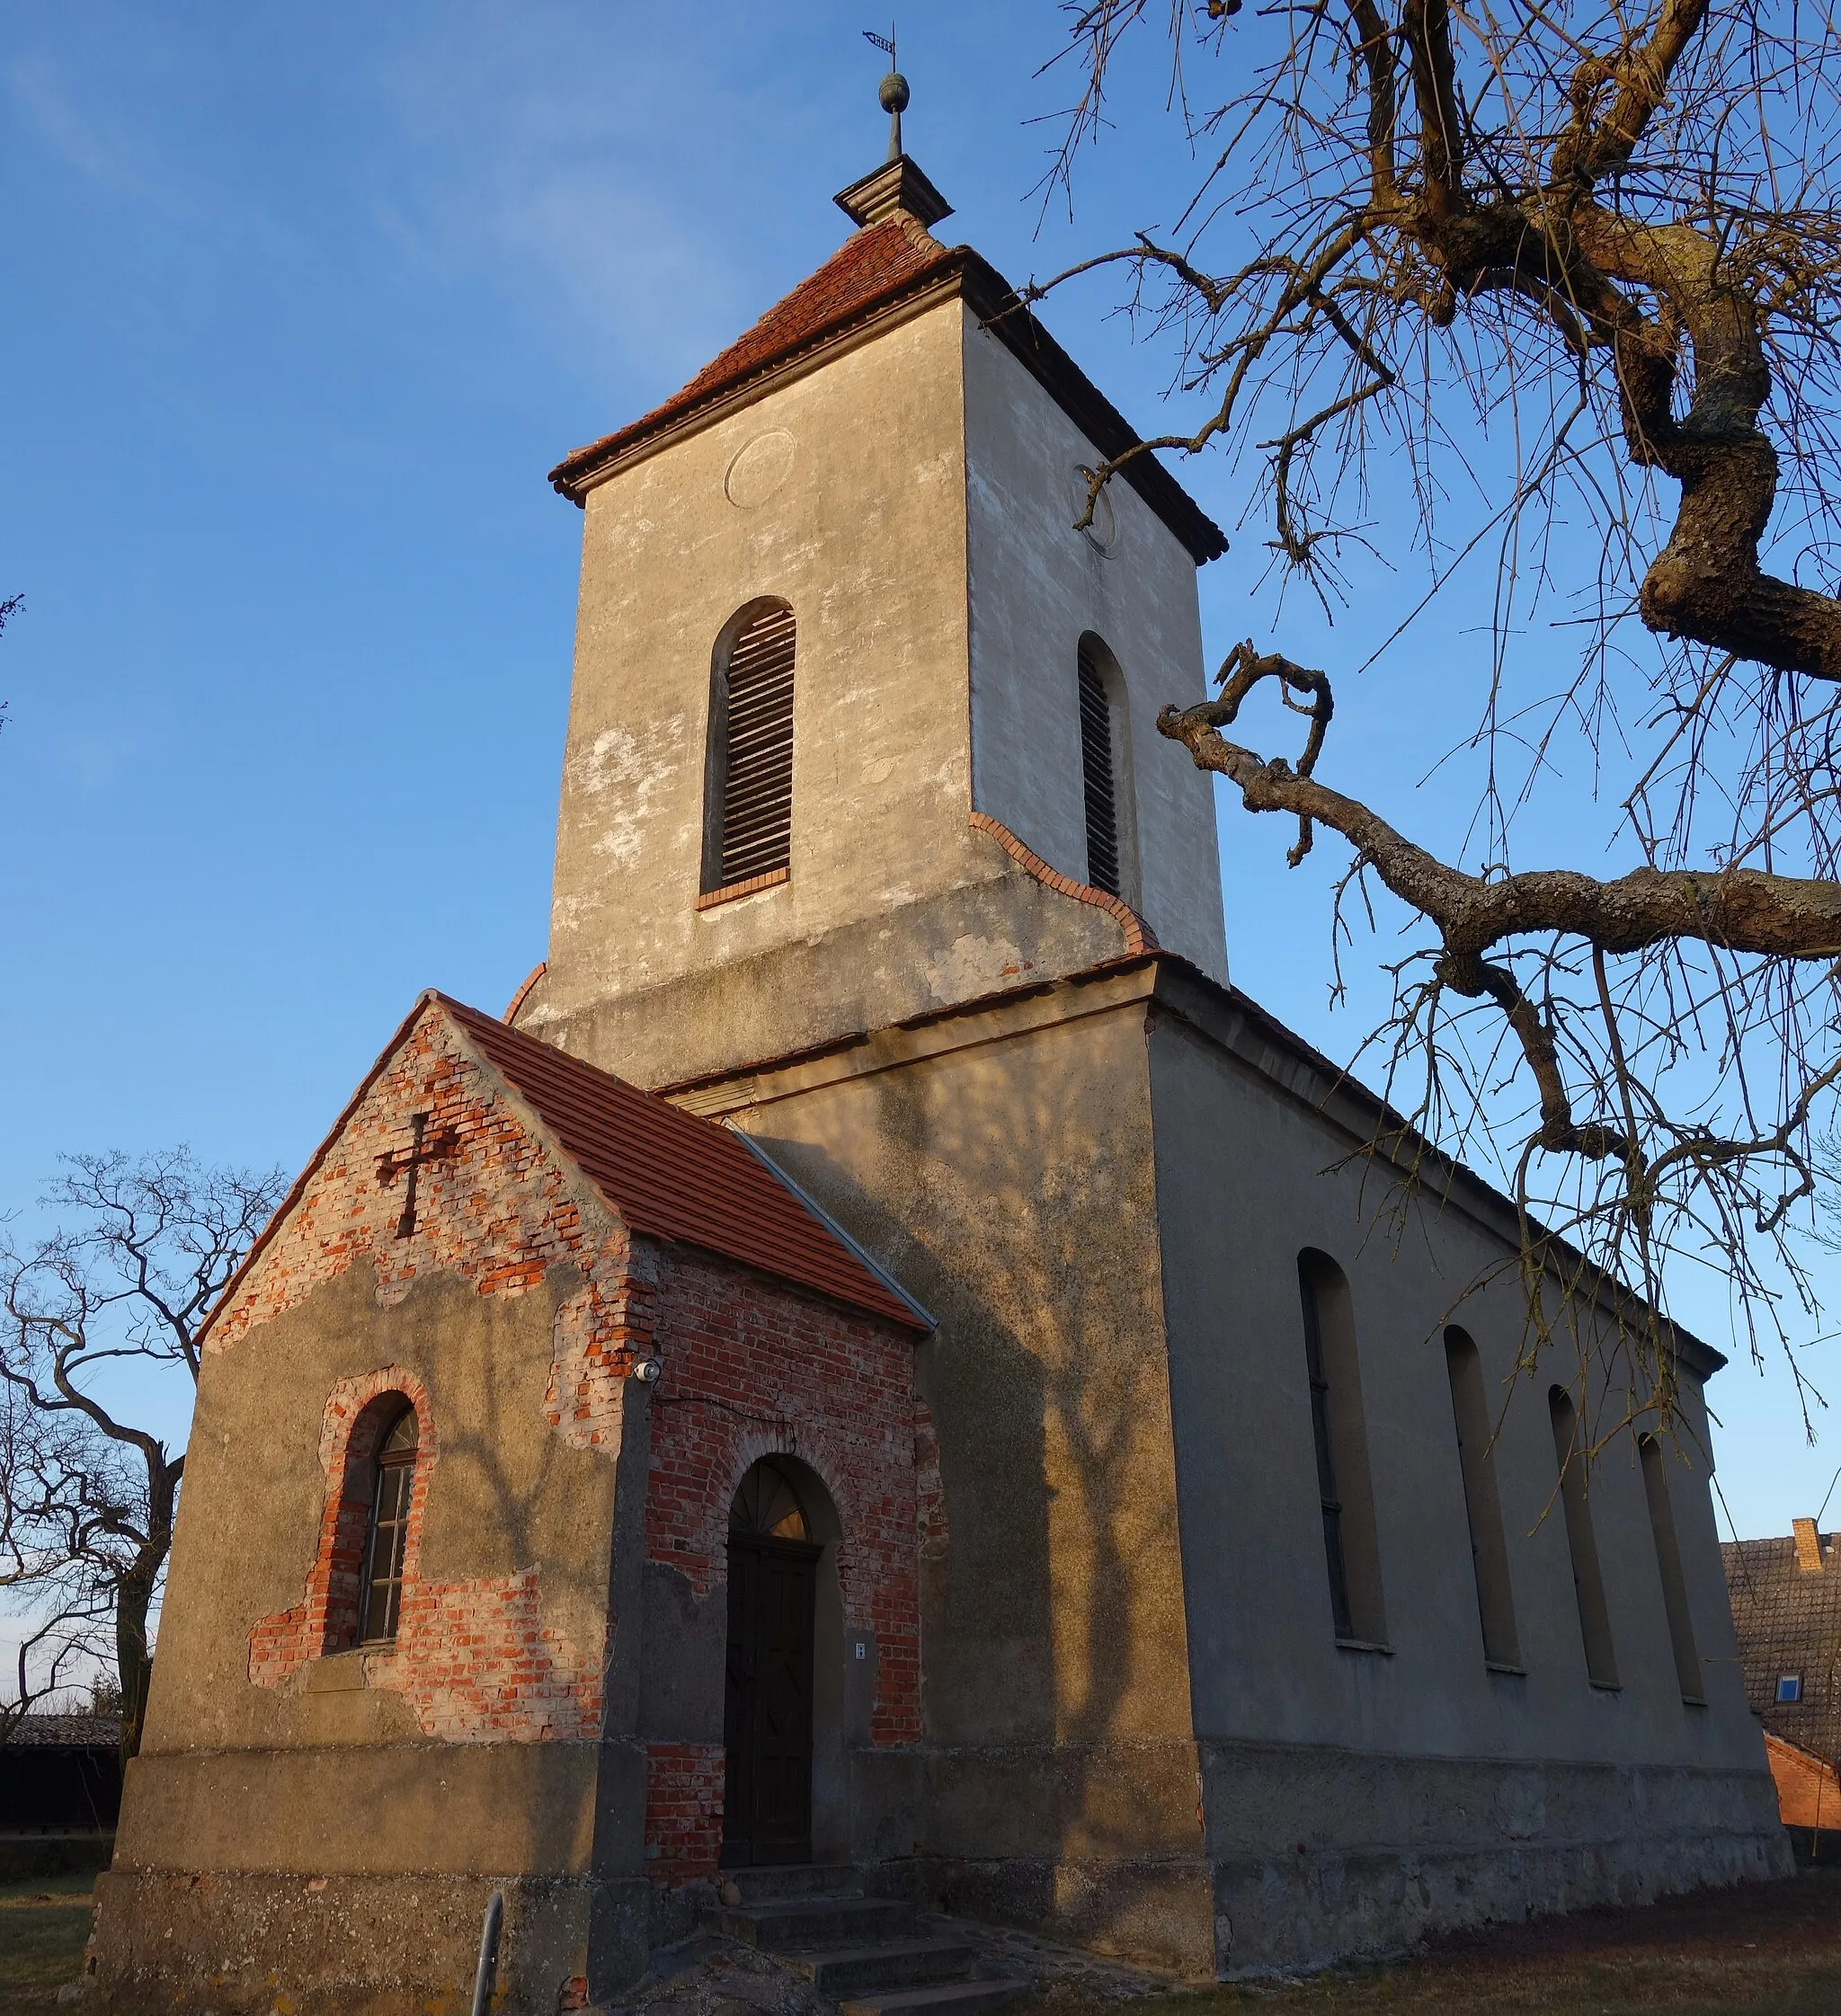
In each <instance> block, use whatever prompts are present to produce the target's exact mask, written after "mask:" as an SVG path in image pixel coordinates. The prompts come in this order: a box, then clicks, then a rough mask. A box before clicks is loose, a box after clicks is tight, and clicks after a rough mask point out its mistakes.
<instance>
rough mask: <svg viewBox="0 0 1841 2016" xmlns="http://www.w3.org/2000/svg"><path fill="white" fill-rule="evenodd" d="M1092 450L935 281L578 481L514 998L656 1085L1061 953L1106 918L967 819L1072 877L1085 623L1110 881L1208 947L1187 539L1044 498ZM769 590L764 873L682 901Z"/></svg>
mask: <svg viewBox="0 0 1841 2016" xmlns="http://www.w3.org/2000/svg"><path fill="white" fill-rule="evenodd" d="M1096 460H1098V450H1096V449H1095V448H1093V447H1092V445H1091V444H1090V442H1089V441H1088V440H1086V439H1085V437H1084V436H1083V435H1082V433H1081V431H1080V429H1079V428H1077V427H1076V426H1075V424H1074V423H1073V422H1072V421H1071V420H1070V419H1069V418H1068V417H1067V415H1066V414H1065V413H1063V410H1062V408H1061V406H1060V405H1059V404H1057V402H1056V401H1055V400H1054V398H1053V397H1052V396H1051V395H1050V394H1049V393H1048V392H1047V391H1046V390H1045V389H1044V388H1043V386H1041V385H1040V384H1038V383H1037V381H1036V379H1035V378H1034V377H1031V376H1030V374H1029V373H1028V372H1027V370H1025V369H1023V367H1022V366H1021V365H1020V364H1018V362H1017V361H1016V360H1015V359H1014V358H1012V357H1011V356H1010V355H1009V353H1008V352H1007V351H1005V350H1004V348H1003V346H1002V345H1001V343H1000V342H998V341H997V339H996V338H995V337H993V336H992V334H991V333H990V332H989V330H987V329H985V328H984V327H983V325H982V324H981V323H980V321H979V318H978V316H977V315H976V314H975V313H974V311H973V310H972V309H971V308H970V307H969V306H968V305H967V304H966V303H965V301H964V300H962V299H960V298H956V297H953V298H947V299H945V300H943V301H939V302H938V303H936V304H935V305H933V306H929V307H925V308H923V309H922V310H921V311H920V312H918V313H916V314H915V315H912V317H911V318H910V319H908V320H906V321H899V322H897V323H896V324H894V326H893V327H885V328H882V329H881V330H880V331H879V333H872V334H870V335H868V336H867V337H866V338H865V340H863V341H862V342H858V344H857V345H856V346H855V347H853V348H848V349H846V350H845V351H843V352H842V353H841V354H839V355H831V356H828V357H827V358H826V360H824V361H823V364H822V365H821V366H820V367H818V368H817V369H812V370H810V371H808V372H807V373H806V374H805V375H804V376H795V377H792V378H791V379H790V380H779V381H777V382H775V383H774V384H773V385H771V386H769V388H768V389H766V390H764V391H763V392H762V393H761V394H760V395H759V396H757V397H755V398H753V399H752V401H750V402H748V403H746V404H743V405H742V406H741V407H740V408H739V409H738V410H733V411H730V412H728V413H725V415H724V416H722V417H719V418H717V419H716V420H714V421H712V422H708V423H707V424H705V425H702V426H700V427H698V428H696V429H694V430H693V431H689V433H688V434H685V435H682V436H680V437H676V438H671V439H669V440H666V441H665V442H664V443H663V445H662V446H661V447H659V448H657V449H656V450H655V451H654V452H651V453H648V454H646V455H645V457H644V458H643V459H640V460H638V461H637V462H636V463H634V464H632V465H631V466H627V467H625V468H622V469H618V470H617V471H616V473H615V474H613V475H611V476H609V478H608V479H607V480H606V481H604V482H601V483H600V484H597V485H596V486H595V487H594V488H593V489H592V490H591V491H590V492H589V493H588V496H587V499H586V503H585V511H586V523H585V526H584V532H583V563H582V588H581V606H580V617H579V621H578V626H577V637H576V657H575V673H574V691H573V697H572V703H571V713H570V723H569V731H568V743H567V750H566V755H565V770H564V783H563V795H562V805H561V812H560V816H559V821H558V832H557V849H556V883H555V893H554V898H553V903H552V911H551V930H550V946H549V955H548V962H547V971H546V972H545V975H544V978H543V980H542V982H541V983H540V985H539V987H538V989H537V990H536V991H535V992H534V994H533V996H532V997H531V999H530V1000H529V1002H528V1004H527V1006H526V1008H524V1010H523V1011H522V1012H521V1014H520V1020H521V1021H522V1022H523V1024H524V1025H525V1026H528V1027H530V1028H531V1029H533V1030H535V1031H538V1032H541V1033H543V1034H545V1035H547V1036H548V1037H550V1038H551V1039H552V1040H554V1041H557V1042H560V1043H562V1044H565V1046H566V1047H570V1048H574V1049H575V1050H576V1051H577V1052H578V1053H580V1054H583V1055H586V1056H591V1057H592V1058H593V1059H594V1060H595V1061H598V1062H600V1063H601V1064H602V1065H604V1066H605V1067H606V1068H608V1069H610V1070H618V1071H621V1072H622V1073H624V1074H626V1075H627V1076H630V1077H633V1078H635V1079H637V1080H639V1081H640V1082H644V1083H650V1084H657V1083H661V1082H671V1081H672V1080H674V1079H682V1078H685V1077H689V1076H693V1075H697V1074H698V1073H699V1072H704V1071H707V1070H711V1069H716V1068H722V1067H725V1066H730V1065H734V1064H736V1063H739V1062H744V1061H751V1060H752V1059H754V1058H758V1057H763V1056H770V1055H773V1054H776V1053H779V1052H787V1051H790V1050H794V1049H797V1048H799V1047H802V1046H803V1045H806V1044H812V1043H814V1042H821V1041H825V1040H829V1039H830V1038H832V1037H835V1036H836V1035H840V1034H844V1033H848V1032H849V1031H853V1030H856V1029H860V1028H863V1027H874V1026H878V1025H879V1024H881V1023H884V1022H889V1021H894V1020H899V1019H902V1018H903V1017H907V1016H911V1015H912V1014H914V1013H915V1012H917V1011H924V1010H927V1009H930V1008H938V1007H940V1006H943V1005H947V1004H948V1003H950V1002H952V1001H955V1000H960V999H974V998H977V997H979V996H982V995H983V994H986V993H991V992H995V991H998V990H1001V989H1002V988H1004V987H1005V986H1008V985H1013V984H1018V983H1019V982H1020V983H1026V984H1027V983H1033V982H1034V981H1037V980H1039V979H1040V978H1042V977H1045V976H1046V975H1048V974H1053V973H1056V972H1070V971H1074V970H1078V968H1079V967H1080V966H1081V964H1087V963H1090V960H1091V958H1092V957H1093V956H1094V955H1095V950H1096V946H1097V945H1098V944H1099V943H1101V942H1107V943H1109V942H1115V941H1116V936H1117V934H1116V931H1115V930H1113V929H1112V928H1111V927H1110V926H1106V927H1105V928H1103V929H1096V928H1095V920H1092V919H1087V920H1079V921H1076V920H1071V919H1067V918H1065V917H1064V916H1062V915H1060V914H1059V912H1061V911H1065V910H1066V909H1067V906H1065V905H1060V906H1050V908H1051V911H1052V912H1054V913H1055V914H1053V915H1050V916H1047V917H1045V916H1044V915H1043V914H1042V906H1041V904H1040V902H1039V900H1038V892H1037V891H1036V890H1035V889H1033V888H1031V887H1030V886H1028V878H1027V876H1026V875H1024V874H1023V872H1022V871H1021V870H1020V869H1019V868H1018V864H1017V862H1016V861H1015V860H1014V859H1013V858H1012V857H1010V856H1009V855H1007V854H1006V853H1005V852H1004V851H1003V848H1001V845H1000V844H999V843H998V842H997V841H995V840H994V839H992V838H991V837H990V836H989V835H988V834H985V833H982V832H979V831H976V830H974V829H973V827H972V825H971V817H972V814H973V813H974V811H977V812H981V813H988V814H990V815H991V816H992V817H993V818H995V819H997V820H998V821H1001V823H1002V824H1004V825H1005V826H1007V827H1009V828H1010V830H1012V831H1013V832H1015V833H1016V834H1017V835H1018V838H1019V839H1021V840H1022V841H1023V842H1024V843H1025V844H1026V845H1027V847H1029V848H1032V849H1034V851H1035V852H1036V854H1038V855H1039V856H1040V857H1042V859H1043V860H1044V861H1045V862H1046V863H1047V865H1048V866H1049V867H1050V868H1052V869H1054V870H1055V871H1057V872H1059V873H1060V874H1062V875H1066V876H1068V877H1070V878H1072V879H1073V880H1076V881H1083V880H1084V879H1085V877H1086V875H1087V858H1086V835H1085V824H1084V800H1083V796H1082V785H1081V743H1080V728H1079V714H1078V696H1077V688H1076V682H1075V664H1076V652H1077V648H1078V645H1079V642H1080V639H1081V635H1082V633H1083V632H1085V631H1089V630H1091V631H1094V632H1096V633H1097V634H1098V635H1100V636H1101V637H1102V638H1103V639H1104V640H1105V642H1106V643H1107V645H1108V646H1109V647H1110V649H1111V651H1112V652H1113V653H1114V654H1115V655H1116V658H1117V660H1118V662H1119V664H1120V666H1121V668H1122V669H1123V671H1124V675H1125V683H1126V689H1127V691H1128V693H1129V695H1130V707H1131V715H1130V719H1129V720H1128V721H1127V722H1125V723H1123V724H1121V728H1122V731H1123V732H1122V733H1121V734H1120V736H1119V745H1120V746H1119V748H1118V751H1117V756H1118V761H1119V765H1120V768H1121V769H1122V770H1123V771H1124V773H1125V774H1124V776H1123V777H1122V780H1121V781H1122V786H1123V788H1122V790H1121V794H1120V797H1121V808H1120V809H1121V814H1122V818H1125V819H1128V820H1129V821H1130V822H1131V826H1132V830H1133V839H1134V845H1132V846H1131V848H1129V849H1128V854H1129V857H1130V858H1131V860H1132V861H1133V863H1134V867H1135V868H1136V870H1137V872H1136V873H1135V874H1134V877H1133V886H1131V887H1129V888H1128V889H1127V890H1126V892H1125V894H1126V898H1127V901H1130V902H1132V903H1133V905H1134V908H1137V909H1139V910H1142V911H1143V914H1144V915H1145V917H1146V920H1147V921H1148V922H1149V923H1150V924H1151V926H1152V929H1153V930H1154V931H1155V932H1156V933H1157V934H1158V936H1159V937H1160V939H1161V941H1162V942H1163V943H1165V944H1167V945H1169V946H1170V947H1171V948H1172V949H1175V950H1178V951H1180V952H1182V953H1184V954H1185V955H1187V956H1188V957H1190V958H1192V959H1193V960H1194V961H1195V962H1196V964H1198V965H1199V966H1201V968H1202V969H1203V970H1204V971H1205V972H1209V973H1210V974H1211V975H1214V976H1215V977H1224V976H1225V948H1224V943H1223V929H1222V923H1221V901H1220V878H1219V872H1218V868H1217V866H1216V861H1215V854H1214V817H1213V801H1212V797H1211V795H1210V791H1209V786H1208V785H1207V782H1206V780H1205V779H1204V778H1203V777H1200V776H1199V775H1198V774H1197V773H1196V771H1195V769H1194V768H1193V766H1192V765H1190V764H1189V763H1188V762H1187V760H1186V759H1183V757H1182V756H1181V754H1180V752H1179V751H1178V750H1175V749H1174V748H1172V747H1171V746H1170V745H1169V744H1168V743H1166V742H1164V741H1163V740H1162V738H1161V737H1160V736H1159V735H1158V734H1157V733H1156V727H1155V714H1156V709H1157V707H1158V706H1160V705H1161V703H1162V702H1163V701H1165V700H1168V699H1176V700H1179V701H1189V700H1193V699H1196V698H1198V697H1200V696H1201V693H1202V690H1203V681H1202V673H1201V638H1200V629H1199V618H1198V615H1197V605H1196V582H1195V563H1194V561H1193V559H1192V558H1191V556H1190V555H1189V554H1188V552H1187V550H1186V549H1185V547H1184V546H1182V544H1181V543H1180V541H1179V540H1178V538H1177V537H1175V536H1174V535H1173V534H1172V533H1171V532H1170V530H1169V529H1168V528H1166V527H1165V526H1164V525H1163V524H1162V523H1161V521H1160V520H1159V519H1158V517H1157V516H1156V514H1155V513H1154V512H1153V511H1152V510H1151V508H1150V507H1149V506H1148V505H1147V504H1146V503H1145V502H1143V499H1142V498H1141V497H1140V496H1139V495H1138V494H1137V493H1136V492H1134V491H1133V490H1132V489H1130V487H1129V486H1128V485H1126V484H1124V483H1119V484H1115V485H1114V486H1113V488H1112V490H1111V492H1109V493H1108V497H1107V503H1106V506H1105V513H1104V515H1105V519H1106V522H1107V525H1108V526H1110V527H1111V528H1112V532H1111V536H1110V537H1108V538H1107V546H1106V550H1105V551H1104V552H1102V551H1101V550H1100V549H1099V547H1098V546H1096V545H1095V544H1094V542H1093V541H1092V540H1091V539H1090V538H1089V537H1087V536H1086V535H1085V534H1083V533H1081V532H1079V531H1076V530H1075V529H1074V526H1073V520H1074V519H1075V517H1076V515H1077V513H1078V510H1079V504H1078V502H1077V499H1076V495H1075V492H1074V479H1073V472H1074V469H1075V466H1076V465H1077V464H1081V463H1088V464H1091V463H1093V462H1094V461H1096ZM767 597H774V598H778V599H781V600H784V601H785V602H787V604H788V605H789V606H790V607H791V608H792V609H793V612H794V615H795V618H796V623H797V655H796V677H795V698H794V758H793V811H792V836H791V863H790V874H789V875H788V878H787V881H786V882H785V883H783V884H780V885H778V886H777V887H773V888H769V889H764V890H760V891H758V892H756V893H752V894H750V895H746V896H743V897H741V898H738V899H735V900H731V901H723V902H721V903H718V904H716V905H715V906H713V907H705V908H703V909H700V910H699V909H698V893H699V891H700V888H701V884H702V870H703V857H704V846H705V820H706V800H707V780H706V750H707V743H708V738H709V722H710V709H711V704H712V695H713V678H712V674H713V669H714V661H715V654H716V650H717V648H718V644H719V641H720V639H721V638H722V636H723V634H724V631H725V626H728V625H729V624H730V623H731V621H732V619H733V618H734V617H735V616H736V614H737V612H738V611H740V610H742V609H743V608H746V607H747V606H748V605H749V604H750V603H752V602H755V601H757V600H759V599H763V598H767ZM1018 884H1022V885H1023V886H1020V887H1019V886H1017V885H1018ZM1100 921H1101V922H1103V920H1100ZM663 989H678V990H680V991H679V992H678V993H677V994H676V995H675V997H674V998H673V999H671V1005H670V1006H669V1007H667V1006H666V1005H665V1002H666V997H665V995H663V993H661V992H660V990H663ZM642 1003H643V1004H644V1006H643V1007H642Z"/></svg>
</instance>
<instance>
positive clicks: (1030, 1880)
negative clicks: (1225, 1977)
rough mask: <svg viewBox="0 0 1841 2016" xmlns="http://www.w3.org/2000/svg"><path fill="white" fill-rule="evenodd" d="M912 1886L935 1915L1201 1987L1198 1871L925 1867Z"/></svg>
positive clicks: (1176, 1866) (1202, 1893) (1053, 1865)
mask: <svg viewBox="0 0 1841 2016" xmlns="http://www.w3.org/2000/svg"><path fill="white" fill-rule="evenodd" d="M919 1886H920V1889H921V1896H922V1898H923V1900H924V1902H925V1903H926V1905H928V1907H929V1909H932V1910H935V1911H949V1912H951V1913H952V1914H954V1915H955V1916H956V1917H962V1918H976V1919H980V1920H982V1921H983V1923H986V1924H995V1925H1014V1926H1016V1927H1018V1929H1019V1930H1021V1931H1023V1932H1034V1933H1036V1935H1037V1936H1038V1937H1039V1938H1042V1939H1053V1940H1058V1941H1061V1942H1062V1943H1063V1945H1067V1946H1083V1947H1085V1948H1086V1949H1088V1950H1089V1952H1093V1953H1104V1954H1106V1955H1107V1957H1108V1958H1112V1959H1118V1960H1133V1961H1136V1962H1138V1963H1140V1964H1141V1965H1143V1966H1147V1967H1161V1968H1164V1969H1167V1970H1168V1971H1169V1972H1170V1973H1172V1974H1177V1975H1180V1976H1183V1977H1185V1978H1186V1979H1188V1980H1196V1981H1205V1980H1207V1979H1209V1978H1210V1977H1211V1974H1212V1971H1213V1969H1212V1960H1213V1956H1214V1897H1213V1889H1212V1886H1211V1883H1210V1880H1209V1870H1208V1865H1207V1864H1206V1863H1205V1862H1202V1861H1153V1860H1151V1859H1148V1858H1147V1859H1145V1860H1143V1861H1114V1862H1092V1863H1088V1862H1074V1861H1064V1862H1051V1861H1037V1860H1032V1859H1030V1858H1028V1857H1024V1856H1012V1857H1007V1858H1005V1859H1002V1860H997V1859H995V1858H993V1859H992V1860H991V1861H972V1860H970V1859H969V1858H956V1859H951V1860H948V1859H945V1858H939V1857H925V1858H922V1859H921V1862H920V1864H919Z"/></svg>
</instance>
